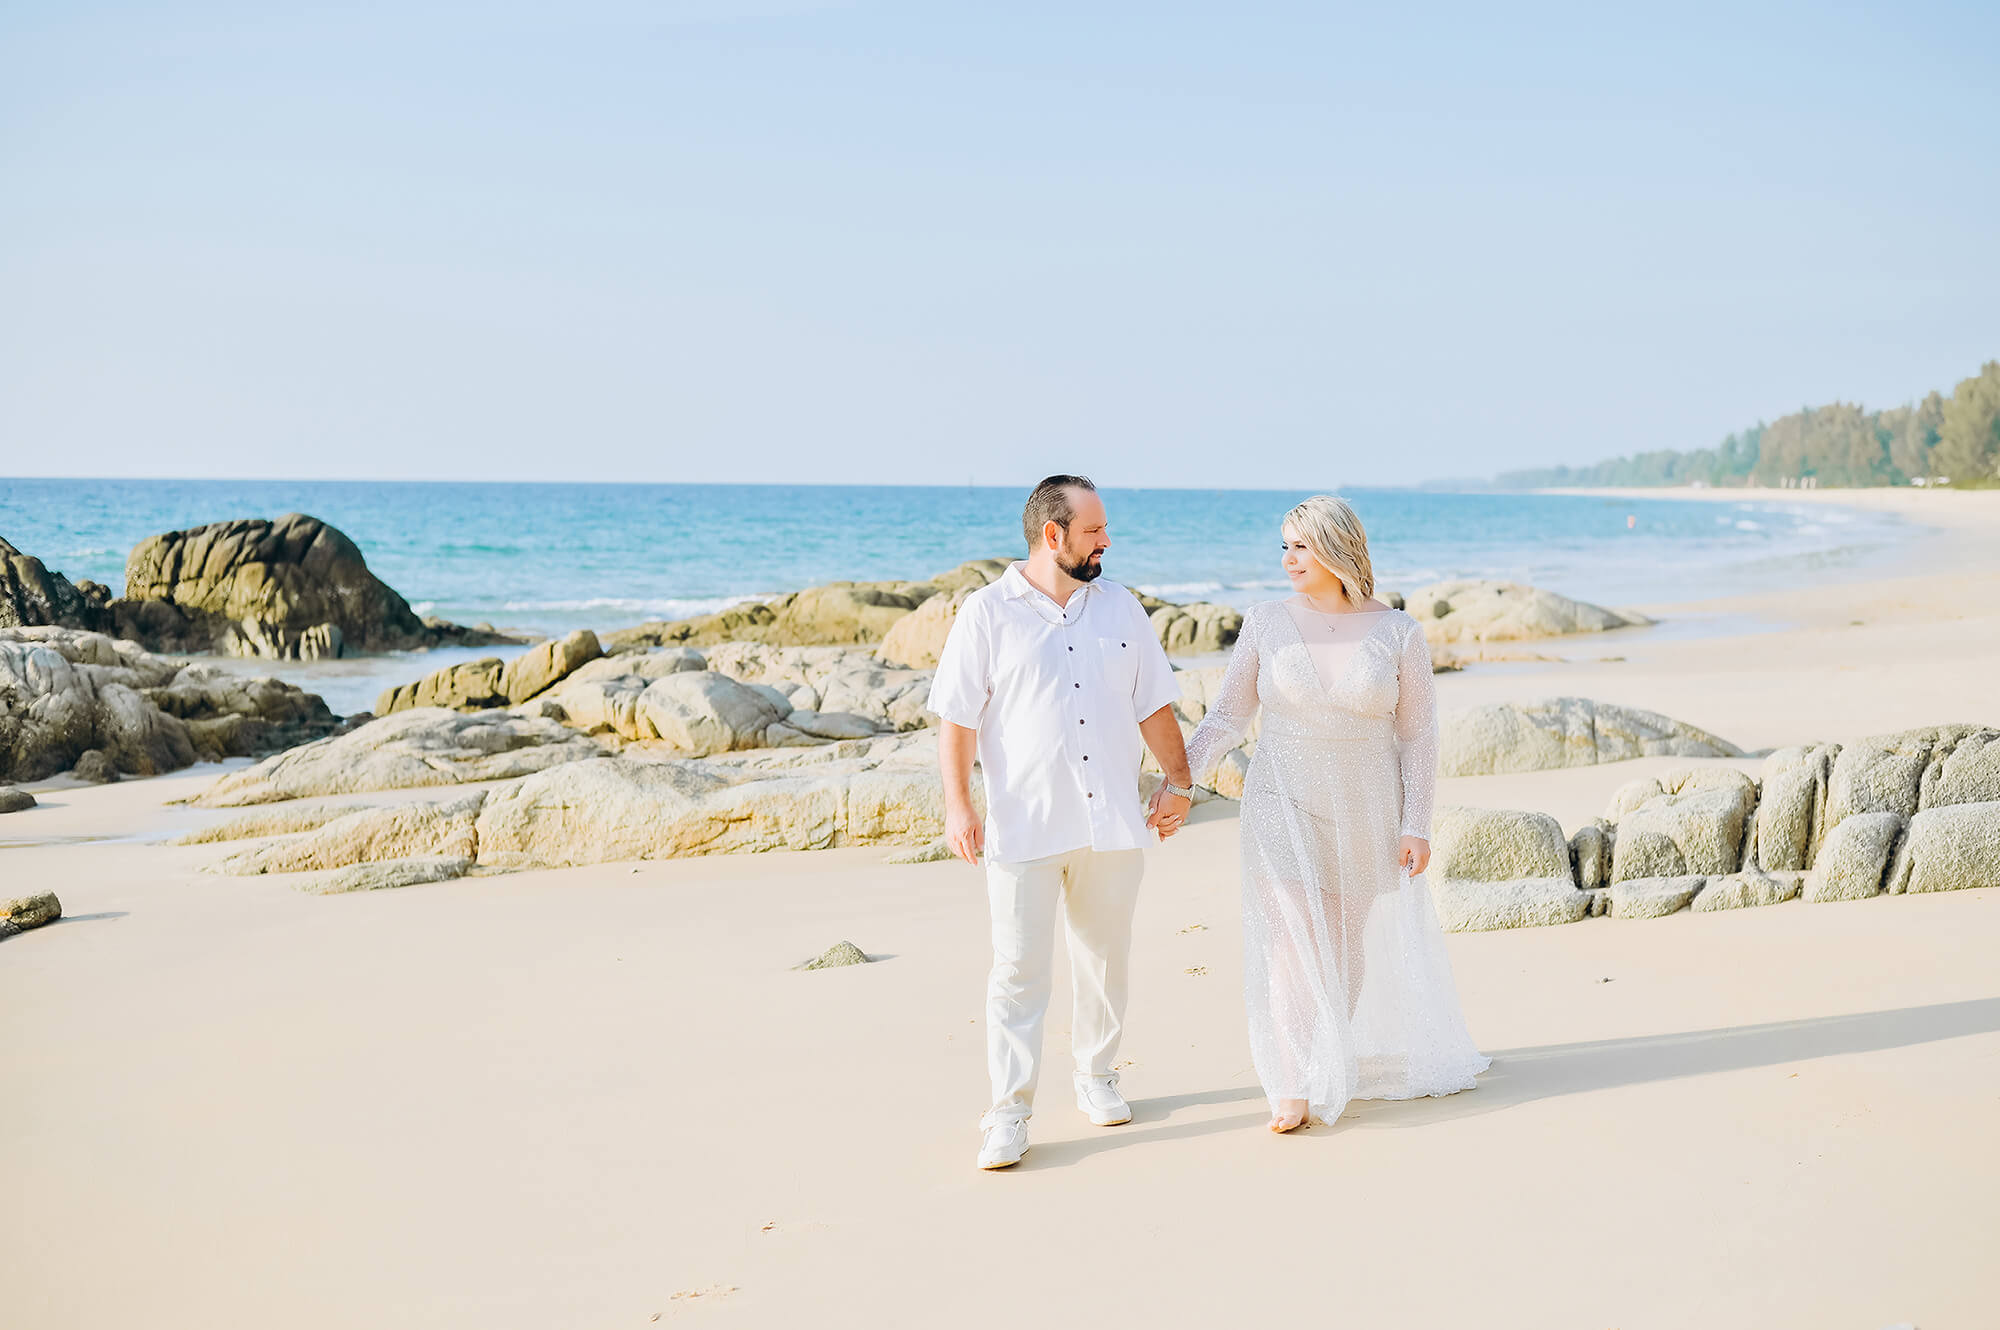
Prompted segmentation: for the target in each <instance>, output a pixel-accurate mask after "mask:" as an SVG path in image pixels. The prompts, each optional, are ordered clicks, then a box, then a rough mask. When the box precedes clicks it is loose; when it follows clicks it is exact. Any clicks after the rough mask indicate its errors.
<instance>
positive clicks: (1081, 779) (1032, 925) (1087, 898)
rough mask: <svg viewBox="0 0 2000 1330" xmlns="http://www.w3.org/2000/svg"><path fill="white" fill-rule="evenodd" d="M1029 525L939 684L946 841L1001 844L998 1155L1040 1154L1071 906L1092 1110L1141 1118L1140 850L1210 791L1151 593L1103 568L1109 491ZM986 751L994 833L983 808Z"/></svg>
mask: <svg viewBox="0 0 2000 1330" xmlns="http://www.w3.org/2000/svg"><path fill="white" fill-rule="evenodd" d="M1021 527H1022V532H1023V534H1025V535H1026V536H1027V539H1028V557H1027V560H1026V561H1025V562H1017V563H1014V564H1011V565H1009V567H1008V569H1007V571H1006V572H1005V573H1004V574H1003V575H1002V576H1001V577H1000V579H999V580H998V581H996V582H994V583H992V584H991V585H990V586H985V587H981V588H980V589H979V590H978V591H975V592H973V593H972V594H971V595H970V596H968V597H966V599H965V603H964V604H963V605H961V606H960V607H959V611H958V618H957V619H956V621H954V623H953V624H952V627H951V633H950V635H949V636H948V637H947V638H946V639H945V644H944V651H943V653H942V655H941V656H940V658H939V660H938V668H937V675H936V677H935V678H934V679H933V680H932V683H931V693H930V708H931V710H932V711H934V712H936V713H937V714H938V716H939V717H940V719H941V720H942V722H943V723H942V725H941V727H940V732H939V736H938V757H939V764H940V766H941V767H942V768H943V772H944V796H945V839H946V840H947V841H948V842H949V844H950V845H951V848H952V851H953V852H954V853H955V854H957V855H958V857H959V858H961V859H963V860H965V861H966V862H967V863H972V864H976V863H977V862H978V861H979V853H980V850H981V848H982V847H983V848H984V849H985V852H986V888H987V897H988V901H989V904H990V905H991V907H992V915H993V970H992V973H991V974H990V975H989V976H988V978H987V985H986V1055H987V1066H988V1070H989V1071H990V1073H991V1075H992V1078H993V1107H992V1108H991V1109H990V1110H988V1112H987V1113H986V1116H985V1117H984V1118H982V1119H981V1120H980V1126H981V1127H982V1128H983V1129H984V1131H985V1139H984V1141H983V1142H982V1145H981V1148H980V1152H979V1166H980V1167H981V1168H1006V1167H1007V1166H1009V1165H1010V1164H1015V1163H1018V1162H1020V1159H1021V1156H1022V1154H1023V1153H1025V1152H1026V1151H1027V1148H1028V1129H1027V1121H1028V1116H1029V1114H1030V1112H1032V1110H1033V1105H1034V1098H1035V1081H1036V1077H1037V1073H1038V1071H1039V1067H1038V1063H1039V1062H1040V1060H1041V1051H1042V1018H1043V1016H1044V1015H1045V1014H1046V1013H1047V1011H1048V1005H1049V988H1050V967H1051V962H1052V959H1053V954H1054V950H1055V920H1056V909H1057V906H1058V904H1060V905H1061V907H1062V914H1063V919H1064V923H1065V925H1066V926H1067V928H1068V932H1069V953H1070V982H1071V986H1072V987H1073V988H1074V989H1075V999H1076V1001H1075V1010H1074V1019H1073V1021H1072V1026H1071V1035H1070V1043H1071V1049H1072V1053H1073V1055H1074V1058H1075V1061H1076V1072H1075V1087H1076V1101H1077V1107H1078V1108H1079V1109H1081V1110H1083V1112H1084V1113H1086V1114H1087V1115H1089V1117H1090V1120H1091V1121H1092V1122H1093V1123H1096V1124H1097V1125H1098V1126H1101V1127H1110V1126H1116V1125H1117V1124H1119V1123H1121V1122H1130V1121H1131V1120H1132V1110H1131V1108H1130V1107H1129V1106H1128V1105H1127V1104H1126V1102H1125V1100H1124V1098H1123V1097H1122V1096H1121V1095H1120V1094H1119V1093H1118V1074H1117V1073H1116V1072H1115V1071H1113V1070H1112V1067H1113V1065H1114V1060H1115V1059H1116V1058H1117V1055H1118V1037H1119V1034H1120V1033H1121V1031H1122V1027H1123V1024H1124V1017H1125V986H1126V961H1127V955H1128V953H1129V952H1130V950H1131V940H1132V909H1133V906H1134V905H1135V904H1137V902H1138V889H1139V877H1140V874H1141V873H1142V872H1143V871H1144V868H1145V856H1144V852H1143V851H1142V849H1141V848H1140V847H1141V846H1143V845H1144V844H1145V843H1146V842H1147V841H1148V840H1149V839H1150V837H1149V836H1148V835H1147V832H1148V830H1149V829H1156V830H1157V831H1158V832H1159V834H1160V835H1161V836H1162V837H1166V836H1170V835H1172V834H1173V833H1174V832H1175V831H1176V830H1178V829H1179V828H1180V825H1181V823H1182V821H1183V820H1184V819H1185V818H1186V816H1187V810H1188V804H1189V800H1190V798H1191V796H1192V790H1191V789H1190V778H1189V774H1188V765H1187V751H1186V749H1185V747H1184V746H1183V744H1182V740H1181V731H1180V725H1179V723H1178V722H1177V721H1176V720H1175V719H1174V714H1173V709H1172V703H1173V702H1174V701H1176V700H1177V699H1178V698H1179V696H1180V688H1179V685H1178V684H1176V683H1175V682H1174V674H1173V667H1172V666H1170V665H1169V664H1167V656H1166V652H1164V651H1162V650H1161V649H1160V643H1159V639H1158V638H1157V637H1155V636H1154V635H1153V627H1152V624H1151V623H1149V622H1148V621H1147V619H1146V612H1145V610H1144V608H1142V607H1141V606H1140V604H1139V602H1138V600H1137V599H1136V598H1135V597H1134V596H1133V595H1132V593H1131V592H1130V591H1127V590H1126V589H1125V588H1124V587H1122V586H1119V585H1118V584H1116V583H1115V582H1107V581H1103V580H1101V578H1100V576H1099V575H1100V574H1101V573H1102V572H1103V571H1104V551H1105V550H1106V549H1108V548H1110V545H1111V537H1110V534H1109V531H1108V529H1107V527H1106V524H1105V516H1104V504H1103V503H1102V502H1101V501H1100V500H1099V499H1098V497H1097V488H1096V486H1094V485H1092V484H1091V483H1090V481H1089V480H1087V479H1085V478H1084V477H1082V476H1050V477H1049V478H1048V479H1047V480H1044V481H1043V482H1042V483H1041V484H1040V485H1037V486H1036V487H1035V492H1034V493H1033V494H1032V495H1030V496H1029V497H1028V506H1027V509H1026V511H1025V512H1023V514H1022V516H1021ZM1142 738H1143V739H1144V741H1145V744H1146V747H1148V748H1150V749H1151V750H1152V752H1153V756H1154V757H1155V758H1156V759H1158V761H1159V763H1160V769H1161V770H1162V771H1163V772H1165V773H1166V776H1167V782H1168V783H1167V785H1166V786H1164V787H1162V789H1161V791H1160V793H1159V795H1158V796H1157V797H1156V798H1155V800H1154V803H1153V807H1152V810H1151V812H1150V813H1142V811H1141V809H1140V805H1139V793H1138V779H1139V761H1140V752H1139V741H1140V740H1141V739H1142ZM975 749H976V750H977V753H978V757H979V765H980V767H981V769H982V771H983V772H984V774H985V783H986V806H987V821H986V823H985V825H984V826H982V825H981V823H980V820H979V816H978V814H977V812H975V810H974V808H973V804H972V785H971V781H972V759H973V755H974V751H975Z"/></svg>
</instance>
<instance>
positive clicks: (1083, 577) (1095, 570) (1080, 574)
mask: <svg viewBox="0 0 2000 1330" xmlns="http://www.w3.org/2000/svg"><path fill="white" fill-rule="evenodd" d="M1092 553H1095V551H1092ZM1056 567H1058V568H1060V569H1062V570H1063V573H1064V575H1065V576H1068V577H1072V578H1075V579H1076V580H1077V581H1079V582H1090V581H1094V580H1096V578H1097V577H1098V576H1099V574H1101V573H1103V571H1104V565H1103V564H1102V563H1096V562H1093V561H1092V558H1091V555H1090V554H1086V555H1084V556H1083V558H1082V559H1080V560H1079V561H1077V562H1076V563H1073V564H1070V563H1062V562H1058V563H1057V564H1056Z"/></svg>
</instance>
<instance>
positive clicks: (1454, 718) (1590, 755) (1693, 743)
mask: <svg viewBox="0 0 2000 1330" xmlns="http://www.w3.org/2000/svg"><path fill="white" fill-rule="evenodd" d="M1741 756H1743V750H1742V749H1740V748H1738V747H1737V746H1736V745H1735V744H1733V743H1730V742H1729V741H1728V740H1727V739H1722V738H1718V737H1716V736H1715V735H1713V734H1710V733H1709V732H1708V731H1706V730H1702V729H1697V728H1696V727H1694V726H1692V725H1689V724H1687V723H1686V722H1685V721H1678V720H1674V719H1673V718H1672V717H1670V716H1662V715H1661V714H1659V713H1658V712H1656V711H1642V710H1640V709H1639V708H1637V707H1623V706H1616V705H1614V704H1612V703H1609V702H1597V701H1593V700H1592V699H1590V698H1587V697H1554V698H1549V699H1548V700H1546V701H1542V702H1534V703H1518V702H1496V703H1491V704H1489V705H1486V706H1476V707H1467V708H1464V709H1462V710H1458V711H1453V712H1449V713H1447V714H1446V715H1445V716H1444V717H1443V718H1442V719H1441V720H1440V722H1439V726H1438V771H1439V774H1441V775H1445V776H1488V775H1493V774H1495V773H1499V772H1508V771H1545V770H1548V769H1550V768H1554V767H1587V766H1594V765H1596V764H1598V763H1602V762H1623V761H1625V760H1626V759H1628V758H1634V757H1741Z"/></svg>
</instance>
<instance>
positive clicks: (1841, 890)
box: [1805, 812, 1908, 901]
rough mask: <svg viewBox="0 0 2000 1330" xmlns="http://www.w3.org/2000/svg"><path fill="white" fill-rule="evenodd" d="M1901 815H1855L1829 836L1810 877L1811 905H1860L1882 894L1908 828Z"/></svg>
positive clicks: (1814, 862) (1808, 897)
mask: <svg viewBox="0 0 2000 1330" xmlns="http://www.w3.org/2000/svg"><path fill="white" fill-rule="evenodd" d="M1907 822H1908V819H1906V818H1905V817H1904V816H1903V815H1902V814H1901V813H1892V812H1878V813H1853V814H1850V815H1849V816H1847V817H1844V818H1842V819H1841V820H1840V821H1839V822H1838V823H1837V824H1836V825H1835V826H1834V828H1833V830H1832V831H1829V832H1828V833H1827V836H1826V844H1824V845H1822V846H1820V849H1819V854H1818V855H1817V856H1815V857H1814V859H1813V866H1812V871H1811V872H1809V873H1807V874H1806V887H1805V898H1806V899H1807V900H1809V901H1856V900H1866V899H1867V898H1868V897H1870V896H1879V895H1880V894H1881V893H1882V886H1883V878H1884V876H1885V874H1886V873H1887V872H1888V868H1889V862H1890V859H1891V858H1892V857H1893V855H1894V854H1895V849H1896V841H1897V839H1898V838H1899V837H1900V836H1901V835H1902V834H1903V828H1904V826H1905V825H1907Z"/></svg>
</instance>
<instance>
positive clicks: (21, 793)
mask: <svg viewBox="0 0 2000 1330" xmlns="http://www.w3.org/2000/svg"><path fill="white" fill-rule="evenodd" d="M34 806H35V796H34V795H32V794H29V793H28V792H27V791H26V790H16V789H13V788H11V787H8V788H5V789H0V813H21V812H26V811H27V810H28V809H30V808H33V807H34Z"/></svg>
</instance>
